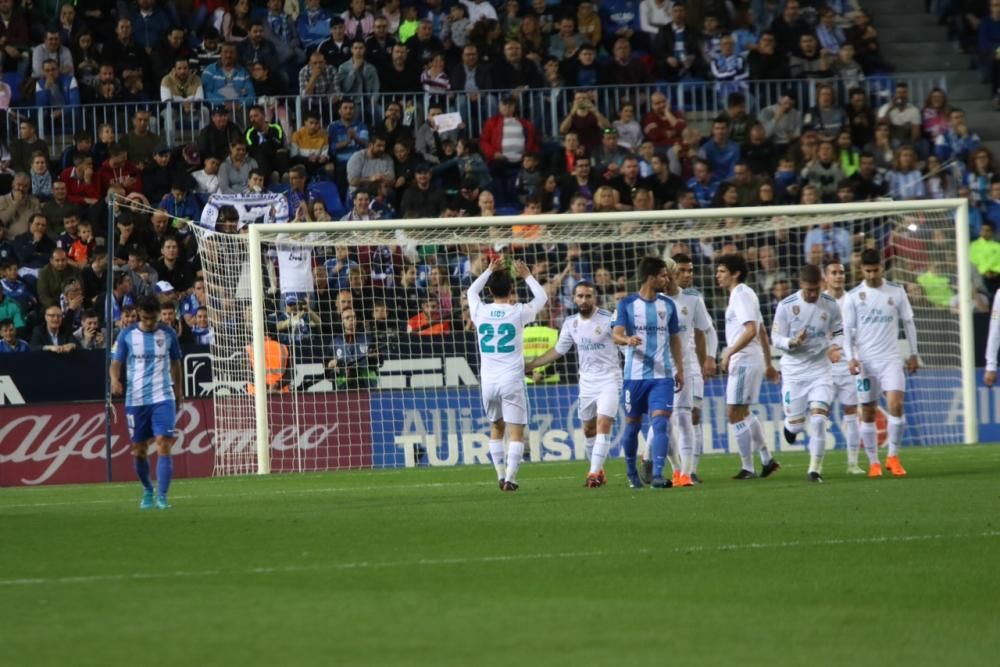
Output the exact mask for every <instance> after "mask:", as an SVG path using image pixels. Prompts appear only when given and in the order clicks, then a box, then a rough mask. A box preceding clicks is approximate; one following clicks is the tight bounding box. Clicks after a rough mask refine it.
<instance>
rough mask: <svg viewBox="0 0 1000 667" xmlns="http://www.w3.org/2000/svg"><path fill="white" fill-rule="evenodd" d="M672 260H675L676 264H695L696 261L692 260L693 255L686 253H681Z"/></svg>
mask: <svg viewBox="0 0 1000 667" xmlns="http://www.w3.org/2000/svg"><path fill="white" fill-rule="evenodd" d="M670 259H672V260H674V263H675V264H694V260H693V259H691V255H689V254H687V253H685V252H679V253H677V254H676V255H674V256H673V257H671V258H670Z"/></svg>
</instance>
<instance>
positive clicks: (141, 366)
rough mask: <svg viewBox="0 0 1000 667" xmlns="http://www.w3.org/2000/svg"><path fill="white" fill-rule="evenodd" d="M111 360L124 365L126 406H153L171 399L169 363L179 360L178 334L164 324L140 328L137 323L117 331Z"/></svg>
mask: <svg viewBox="0 0 1000 667" xmlns="http://www.w3.org/2000/svg"><path fill="white" fill-rule="evenodd" d="M112 359H114V360H115V361H117V362H119V363H121V364H125V375H126V381H127V382H128V388H127V390H126V392H125V406H126V407H129V408H131V407H134V406H140V405H155V404H157V403H163V402H166V401H173V400H174V380H173V377H172V376H171V375H170V366H171V363H172V362H174V361H180V360H181V347H180V344H179V343H178V342H177V333H176V332H175V331H174V330H173V329H171V328H170V327H168V326H167V325H165V324H162V323H160V324H157V325H156V328H155V329H153V330H152V331H143V330H142V329H140V328H139V325H138V324H133V325H132V326H130V327H129V328H127V329H125V330H124V331H122V332H121V333H120V334H118V340H117V341H116V342H115V347H114V350H113V351H112Z"/></svg>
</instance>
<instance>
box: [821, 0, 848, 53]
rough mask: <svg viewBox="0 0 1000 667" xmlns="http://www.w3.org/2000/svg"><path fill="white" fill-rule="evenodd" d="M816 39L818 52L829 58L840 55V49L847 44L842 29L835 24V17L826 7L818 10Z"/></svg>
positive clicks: (831, 10)
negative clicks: (818, 47)
mask: <svg viewBox="0 0 1000 667" xmlns="http://www.w3.org/2000/svg"><path fill="white" fill-rule="evenodd" d="M816 39H817V40H819V46H820V50H821V51H822V52H823V53H825V54H827V55H828V56H831V57H833V56H836V55H837V54H838V53H840V47H841V46H843V45H844V44H845V43H846V42H847V37H846V36H845V35H844V29H843V28H841V27H840V26H839V25H838V24H837V15H836V14H835V13H834V11H833V9H831V8H830V7H828V6H826V7H823V8H822V9H820V10H819V25H818V26H816Z"/></svg>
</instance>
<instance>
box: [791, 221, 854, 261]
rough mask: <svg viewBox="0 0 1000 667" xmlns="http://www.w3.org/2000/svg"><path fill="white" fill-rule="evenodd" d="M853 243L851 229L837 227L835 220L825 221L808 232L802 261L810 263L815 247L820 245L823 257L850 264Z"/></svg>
mask: <svg viewBox="0 0 1000 667" xmlns="http://www.w3.org/2000/svg"><path fill="white" fill-rule="evenodd" d="M852 245H853V242H852V240H851V232H850V230H847V229H844V228H843V227H839V226H837V227H835V226H834V224H833V222H831V221H825V222H822V223H820V224H819V225H817V226H816V227H813V228H812V229H810V230H809V232H808V233H807V234H806V239H805V242H804V243H803V244H802V261H803V263H809V262H810V258H811V257H812V254H813V250H814V248H815V247H816V246H819V247H820V248H822V253H821V256H822V257H824V258H826V259H828V260H834V259H835V260H838V261H839V262H840V263H841V264H844V265H850V263H851V248H852Z"/></svg>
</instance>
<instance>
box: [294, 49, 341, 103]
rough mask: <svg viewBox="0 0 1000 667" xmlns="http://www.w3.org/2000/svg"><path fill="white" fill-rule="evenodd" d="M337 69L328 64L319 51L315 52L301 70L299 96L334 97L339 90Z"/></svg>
mask: <svg viewBox="0 0 1000 667" xmlns="http://www.w3.org/2000/svg"><path fill="white" fill-rule="evenodd" d="M336 78H337V69H336V68H334V67H331V66H330V65H328V64H327V63H326V58H324V57H323V54H322V53H320V52H319V51H313V52H312V54H311V55H310V56H309V61H308V62H307V63H306V64H305V66H304V67H303V68H302V69H301V70H299V94H300V95H302V96H308V95H326V96H329V95H332V94H333V93H335V92H336V90H337V84H336Z"/></svg>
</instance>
